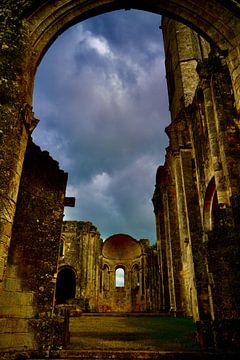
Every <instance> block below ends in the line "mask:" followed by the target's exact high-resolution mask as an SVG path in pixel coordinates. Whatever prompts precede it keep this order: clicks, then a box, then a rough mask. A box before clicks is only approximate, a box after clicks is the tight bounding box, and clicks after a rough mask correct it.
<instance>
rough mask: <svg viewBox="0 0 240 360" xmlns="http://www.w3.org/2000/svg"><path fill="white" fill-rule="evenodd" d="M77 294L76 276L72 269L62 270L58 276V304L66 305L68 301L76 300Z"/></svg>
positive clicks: (65, 268)
mask: <svg viewBox="0 0 240 360" xmlns="http://www.w3.org/2000/svg"><path fill="white" fill-rule="evenodd" d="M75 293H76V275H75V271H74V270H73V269H72V268H70V267H64V268H62V269H61V270H60V271H59V273H58V276H57V283H56V303H57V304H66V303H67V301H68V300H71V299H74V298H75Z"/></svg>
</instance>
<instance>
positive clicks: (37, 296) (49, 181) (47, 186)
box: [0, 140, 67, 349]
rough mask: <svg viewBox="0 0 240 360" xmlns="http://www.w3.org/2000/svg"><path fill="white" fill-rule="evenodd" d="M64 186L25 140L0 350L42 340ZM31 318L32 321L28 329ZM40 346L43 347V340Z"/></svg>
mask: <svg viewBox="0 0 240 360" xmlns="http://www.w3.org/2000/svg"><path fill="white" fill-rule="evenodd" d="M66 182H67V174H66V173H64V172H63V171H62V170H59V167H58V163H57V162H56V161H54V160H53V159H52V158H51V157H50V156H49V154H48V152H46V151H43V152H42V151H41V150H40V148H39V147H38V146H36V145H34V144H33V143H32V141H31V140H30V141H29V143H28V147H27V152H26V156H25V161H24V165H23V172H22V177H21V183H20V190H19V195H18V200H17V209H16V213H15V218H14V226H13V235H12V241H11V246H10V252H9V257H8V264H7V272H6V278H5V281H4V283H3V292H2V293H1V296H0V316H1V318H0V324H1V326H0V348H1V349H25V348H28V349H35V348H38V341H42V338H41V337H42V336H43V334H42V333H41V330H40V327H41V323H42V322H45V335H44V336H45V339H46V338H47V330H46V328H47V322H48V320H47V319H48V318H50V317H51V314H52V310H53V302H54V291H55V280H56V275H57V262H58V255H59V244H60V236H61V228H62V217H63V210H64V198H65V188H66ZM32 319H35V320H34V325H33V324H32ZM37 319H39V320H37ZM31 324H32V325H33V327H34V328H35V330H33V328H32V327H31ZM53 333H54V331H53ZM53 333H52V334H53ZM56 340H59V339H56ZM45 345H46V348H47V346H48V344H47V341H46V344H45Z"/></svg>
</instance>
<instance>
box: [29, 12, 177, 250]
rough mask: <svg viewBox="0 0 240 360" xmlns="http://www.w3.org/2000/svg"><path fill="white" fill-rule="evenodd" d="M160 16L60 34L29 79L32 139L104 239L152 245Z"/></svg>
mask: <svg viewBox="0 0 240 360" xmlns="http://www.w3.org/2000/svg"><path fill="white" fill-rule="evenodd" d="M159 24H160V17H159V16H158V15H155V14H151V13H147V12H141V11H134V10H131V11H117V12H112V13H108V14H104V15H101V16H98V17H95V18H92V19H89V20H86V21H84V22H81V23H79V24H77V25H75V26H74V27H71V28H70V29H68V30H67V31H66V32H65V33H63V34H62V35H61V36H60V37H59V38H58V39H57V40H56V41H55V43H54V44H53V45H52V46H51V48H50V49H49V50H48V52H47V54H46V55H45V57H44V58H43V60H42V62H41V64H40V66H39V68H38V72H37V75H36V81H35V89H34V112H35V116H36V117H37V118H39V119H40V123H39V125H38V127H37V128H36V130H35V131H34V133H33V139H34V141H35V142H36V143H37V144H38V145H40V146H41V148H42V149H43V150H45V149H46V150H48V151H49V152H50V154H51V156H52V157H53V158H54V159H56V160H57V161H58V162H59V165H60V168H62V169H63V170H65V171H67V172H68V174H69V177H68V188H67V196H75V197H76V206H75V208H66V209H65V218H64V219H65V220H89V221H92V222H93V223H94V224H95V225H96V226H97V227H98V229H99V231H100V233H101V236H102V238H103V239H105V238H107V237H108V236H110V235H112V234H114V233H127V234H129V235H131V236H133V237H135V238H136V239H140V238H148V239H150V240H151V242H152V243H154V242H155V221H154V214H153V206H152V202H151V198H152V194H153V191H154V185H155V174H156V170H157V167H158V165H159V164H162V163H163V162H164V153H165V147H166V146H167V141H168V140H167V136H166V134H165V132H164V129H165V127H166V126H167V125H168V124H169V122H170V120H169V112H168V99H167V89H166V81H165V69H164V50H163V45H162V34H161V32H160V30H159Z"/></svg>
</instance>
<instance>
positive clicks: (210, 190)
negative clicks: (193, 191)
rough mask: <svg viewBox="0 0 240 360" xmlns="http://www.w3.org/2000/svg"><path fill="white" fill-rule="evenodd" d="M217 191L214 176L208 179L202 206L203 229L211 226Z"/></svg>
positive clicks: (215, 207) (208, 229)
mask: <svg viewBox="0 0 240 360" xmlns="http://www.w3.org/2000/svg"><path fill="white" fill-rule="evenodd" d="M217 205H218V201H217V191H216V184H215V179H214V177H213V178H212V179H211V180H210V181H209V184H208V186H207V189H206V193H205V198H204V207H203V219H204V228H205V231H210V230H212V228H213V225H214V224H213V222H214V217H215V212H216V209H217Z"/></svg>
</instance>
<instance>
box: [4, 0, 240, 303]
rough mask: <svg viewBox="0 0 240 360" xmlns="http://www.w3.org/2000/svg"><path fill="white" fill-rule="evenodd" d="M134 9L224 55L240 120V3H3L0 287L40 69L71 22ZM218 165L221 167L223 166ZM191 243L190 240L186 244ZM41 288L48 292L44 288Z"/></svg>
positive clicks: (185, 0)
mask: <svg viewBox="0 0 240 360" xmlns="http://www.w3.org/2000/svg"><path fill="white" fill-rule="evenodd" d="M130 8H135V9H140V10H146V11H151V12H155V13H159V14H165V15H167V16H170V17H173V18H175V19H178V20H180V21H182V22H183V23H185V24H187V25H189V26H191V27H192V28H194V29H196V30H197V31H198V32H199V33H201V34H202V35H203V36H205V37H206V38H207V39H208V40H209V41H210V42H211V43H212V44H213V45H214V46H215V47H216V48H217V49H218V51H219V52H220V53H224V56H226V61H227V65H228V68H229V70H230V75H231V80H232V85H233V90H234V95H235V108H236V117H239V114H240V59H239V58H240V57H239V53H240V45H239V38H240V21H239V17H240V6H239V5H238V4H237V2H236V1H224V0H222V1H217V0H213V1H211V2H209V1H207V0H202V1H201V2H199V1H197V0H196V1H193V0H183V1H180V0H178V1H177V0H175V1H174V0H169V1H166V0H151V1H148V0H141V1H137V0H136V1H135V0H131V1H130V0H129V1H127V0H124V1H121V0H103V1H90V0H89V1H82V0H79V1H73V0H60V1H57V2H56V1H45V0H41V1H35V0H30V1H28V2H25V1H23V0H19V1H18V2H17V4H16V2H14V1H8V2H4V3H3V4H1V5H0V9H1V11H2V14H3V17H2V18H3V24H2V25H3V26H2V29H3V30H2V32H1V38H0V41H1V60H0V61H1V63H0V65H1V66H0V76H1V83H0V99H1V110H0V111H1V114H0V115H1V133H0V157H1V172H0V189H1V193H0V196H1V202H0V213H1V218H0V236H1V243H0V245H1V247H0V249H1V250H0V251H1V253H0V287H2V284H3V280H4V278H5V274H6V268H7V258H8V252H9V245H10V240H11V231H12V224H13V221H14V214H15V210H16V204H17V196H18V191H19V184H20V178H21V175H22V167H23V161H24V158H25V151H26V146H27V142H28V139H29V136H30V134H31V132H32V131H33V129H34V127H35V126H36V124H37V119H35V118H34V114H33V112H32V107H31V104H32V92H33V84H34V75H35V72H36V69H37V66H38V64H39V62H40V61H41V58H42V57H43V56H44V53H45V52H46V50H47V49H48V47H49V46H50V45H51V43H52V42H53V41H54V39H55V38H56V37H57V36H58V35H59V34H60V33H62V32H63V31H64V30H65V29H67V28H68V27H69V26H71V25H72V24H74V23H76V22H78V21H81V20H84V19H86V18H88V17H91V16H95V15H98V14H101V13H105V12H108V11H112V10H117V9H126V10H127V9H130ZM203 70H204V69H203ZM204 81H205V79H204V78H203V76H202V83H203V85H202V86H203V90H206V89H207V91H208V89H209V88H208V87H207V88H206V86H205V85H206V83H204ZM213 145H214V144H213ZM213 148H214V146H213ZM187 160H188V159H187ZM215 165H216V167H217V166H219V165H221V164H218V163H216V164H215ZM59 214H60V211H59ZM37 220H38V219H37ZM196 234H197V232H196ZM196 240H197V239H196ZM188 241H189V240H188V239H187V238H186V239H185V242H186V244H188ZM184 246H185V245H184ZM186 246H187V245H186ZM0 289H1V288H0ZM39 289H41V291H43V290H44V289H43V288H42V286H40V287H39ZM29 296H30V295H29ZM50 300H51V299H49V303H50Z"/></svg>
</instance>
